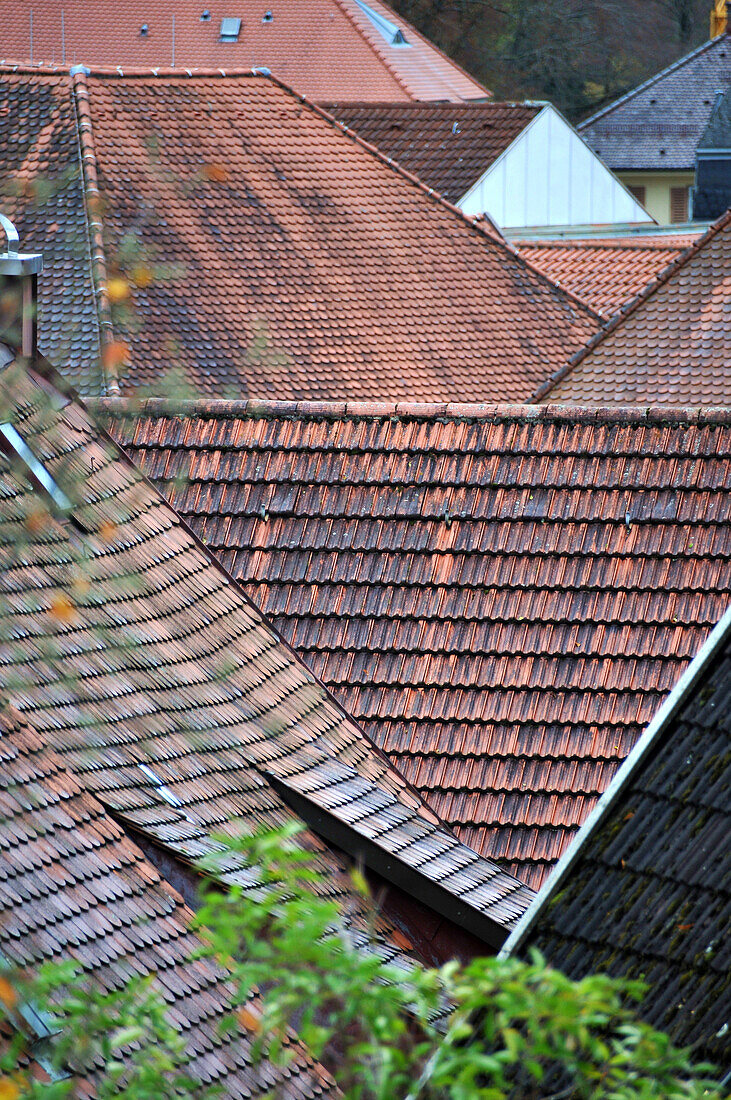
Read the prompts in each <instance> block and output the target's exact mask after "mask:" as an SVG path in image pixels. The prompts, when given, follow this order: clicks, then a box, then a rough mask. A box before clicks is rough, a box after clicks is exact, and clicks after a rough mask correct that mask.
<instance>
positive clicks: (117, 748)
mask: <svg viewBox="0 0 731 1100" xmlns="http://www.w3.org/2000/svg"><path fill="white" fill-rule="evenodd" d="M13 374H14V375H17V377H13V378H11V379H10V380H8V377H7V372H6V375H4V376H3V377H2V386H3V392H2V399H3V402H4V404H3V408H4V409H7V408H9V409H11V410H12V413H13V422H14V423H15V424H16V426H17V430H18V431H19V432H20V433H21V434H22V436H23V438H24V439H25V440H26V442H27V445H28V446H29V447H30V449H31V450H32V451H33V453H34V454H36V455H40V456H42V457H43V460H44V461H45V463H46V465H47V467H48V469H49V471H50V473H51V475H52V476H56V477H57V479H58V480H59V483H60V484H61V485H62V487H63V484H68V479H69V478H72V477H73V478H74V479H75V482H74V484H75V485H76V490H75V491H76V492H77V493H78V492H80V491H81V500H80V503H79V504H78V506H77V508H76V509H75V510H74V517H75V518H76V522H78V523H79V524H81V525H82V528H83V529H85V530H87V531H88V532H90V533H89V534H88V535H87V538H86V540H85V547H86V551H85V553H86V557H85V567H86V568H87V569H88V573H87V574H86V576H87V579H88V581H89V585H90V588H89V595H88V599H87V598H85V597H81V598H79V599H78V601H77V603H76V613H75V615H74V617H73V619H72V620H71V621H69V622H68V623H66V622H63V623H62V624H59V623H55V622H54V619H53V616H52V615H51V614H50V613H49V609H52V606H53V602H52V601H53V596H54V593H55V592H56V591H57V588H58V586H59V584H61V585H64V584H65V583H70V582H69V581H68V577H69V573H70V571H71V572H73V568H72V566H73V560H74V555H73V539H74V534H73V527H72V526H71V525H70V524H69V523H64V522H61V521H60V520H59V521H56V520H53V521H51V520H49V522H48V524H47V527H46V528H45V529H44V531H43V532H42V534H40V535H39V536H38V539H37V540H36V541H33V542H31V543H26V544H24V547H23V553H22V556H21V557H20V558H18V557H16V556H15V555H14V549H13V548H14V546H15V545H16V544H17V543H18V540H19V539H20V538H21V535H20V534H19V530H23V517H24V516H25V515H26V514H27V511H28V508H30V507H31V505H32V502H33V500H35V499H36V497H35V496H34V494H33V491H32V490H31V489H30V488H29V487H28V485H26V484H25V482H24V481H23V479H22V478H19V477H16V476H14V475H13V474H12V472H11V467H10V463H9V461H8V459H7V458H6V457H5V456H0V480H1V481H2V486H3V490H2V492H3V507H2V510H1V511H0V549H2V553H3V568H2V570H0V597H2V616H3V624H4V627H5V632H4V633H5V636H7V628H8V627H9V626H10V625H11V624H12V637H11V638H9V639H7V642H6V643H5V644H6V655H7V659H6V662H5V663H4V664H3V665H2V667H0V677H2V680H3V682H7V681H8V680H10V681H11V682H12V684H13V685H14V698H15V701H16V704H17V706H18V709H19V710H21V711H22V712H23V713H24V714H26V715H27V716H28V718H29V720H30V719H32V721H33V724H34V726H35V728H36V729H37V730H38V732H39V734H40V735H41V736H42V737H43V738H45V739H46V740H47V741H48V742H50V743H52V744H53V745H54V747H55V749H56V751H57V752H59V754H61V755H62V756H63V760H64V763H65V765H66V766H67V767H68V768H69V769H70V770H72V771H73V772H74V774H75V775H76V776H77V778H78V779H79V781H80V782H81V783H82V784H83V785H84V786H85V787H86V788H88V789H89V790H90V791H91V792H92V793H94V794H95V795H96V796H97V797H98V798H99V800H100V801H101V802H102V803H103V804H104V806H105V807H107V808H108V809H109V810H110V811H112V812H113V813H114V814H115V815H116V816H117V817H118V819H119V820H120V821H122V822H123V823H124V824H125V825H126V826H128V827H129V828H131V829H132V830H134V831H136V832H137V833H141V834H143V835H144V836H145V837H146V838H147V839H148V840H150V841H151V842H153V843H156V844H159V845H161V846H162V847H164V848H166V849H168V850H169V851H171V852H172V853H173V854H174V855H175V857H177V858H178V859H182V860H183V861H186V862H190V861H192V860H193V859H194V858H195V857H196V856H198V855H200V854H201V853H203V852H205V851H207V850H209V849H210V845H211V843H212V842H211V840H210V833H211V831H212V830H215V829H220V828H234V827H236V826H235V825H233V824H232V822H233V823H235V822H238V823H239V825H240V824H245V823H246V822H248V823H249V824H250V827H256V826H264V825H267V824H268V825H275V824H281V823H282V822H284V821H287V820H289V819H290V818H291V816H292V810H291V809H289V808H288V807H289V806H290V805H292V806H296V807H297V808H296V810H295V813H296V814H299V815H300V816H304V817H305V820H310V818H309V817H308V815H307V807H308V806H310V808H311V810H312V811H313V813H314V814H315V815H316V816H317V818H318V820H319V822H320V825H319V826H318V827H319V828H320V831H321V832H323V830H324V835H325V838H326V839H330V840H333V837H332V836H331V835H330V833H334V834H337V838H338V839H335V840H333V842H334V843H336V844H338V847H339V848H341V849H345V850H346V851H350V852H356V851H357V852H362V853H363V857H364V859H365V861H366V864H367V865H369V866H373V867H374V870H375V871H376V872H379V867H381V866H382V865H386V867H387V868H395V869H397V870H398V874H399V882H398V883H397V885H400V884H401V882H402V881H403V882H406V883H407V886H406V887H404V888H405V889H407V892H408V890H409V889H410V890H411V891H412V892H413V893H415V894H416V895H417V896H418V897H420V898H422V899H423V900H424V904H426V905H429V906H430V907H431V908H432V909H433V910H435V911H436V912H438V913H440V915H441V916H442V917H446V919H447V920H452V919H453V920H454V923H455V924H457V925H460V926H461V927H463V928H466V929H467V931H468V932H471V933H472V934H473V935H475V936H478V937H479V938H480V939H481V940H482V942H483V943H485V942H487V943H488V944H490V945H492V946H499V945H500V943H501V942H502V939H503V938H504V935H505V930H506V929H507V928H509V927H510V926H511V925H512V924H513V923H514V921H515V919H516V917H517V916H518V915H519V914H520V912H521V911H522V909H523V908H525V906H526V904H527V902H528V901H529V899H530V891H528V890H526V888H525V887H524V886H521V884H520V883H518V882H517V881H516V880H515V879H514V878H512V877H511V876H510V875H509V874H506V873H504V872H503V871H501V870H500V869H498V868H497V866H495V864H493V863H490V862H489V861H486V860H484V859H481V858H480V857H479V856H478V855H476V854H475V852H473V851H472V850H470V849H469V848H466V847H465V846H464V845H461V844H460V843H459V842H458V841H457V840H456V839H455V837H454V836H453V835H452V834H451V833H450V832H449V831H448V830H446V829H444V828H443V827H442V826H441V825H440V823H439V820H438V819H437V817H436V816H435V815H434V813H433V811H432V810H430V809H429V808H428V807H427V806H426V805H425V804H424V802H423V801H422V800H421V798H420V797H419V796H418V795H417V794H416V793H415V791H414V789H413V788H411V787H410V786H409V785H408V784H407V783H406V782H405V781H404V779H403V778H402V777H401V776H400V775H399V774H398V772H397V771H396V770H395V768H394V767H393V765H392V764H391V763H389V761H388V760H387V758H386V757H385V755H383V754H382V753H381V752H380V751H378V750H377V749H376V748H375V747H374V745H373V744H372V743H371V742H370V741H369V740H368V738H367V737H366V736H365V735H364V733H363V732H362V730H361V729H360V728H359V727H358V726H357V725H356V723H355V722H354V721H353V720H352V718H351V717H350V716H348V715H347V714H346V713H345V712H344V711H343V710H342V708H341V706H340V705H339V704H338V703H337V702H336V700H335V699H334V698H333V697H332V696H331V695H330V694H329V693H328V692H327V691H326V689H325V688H324V687H323V686H322V684H321V683H319V682H318V681H317V680H316V679H315V677H314V676H313V674H312V672H311V671H310V670H309V669H307V668H306V667H305V665H304V664H303V663H302V662H301V660H300V659H299V658H298V657H297V656H296V655H295V654H294V652H293V651H292V650H291V649H290V648H289V646H287V645H286V644H285V643H284V642H283V641H282V640H281V638H280V637H279V636H278V635H277V634H276V633H275V631H274V630H272V627H271V625H270V624H269V623H268V622H267V621H266V620H265V619H263V618H262V615H261V613H260V611H259V610H258V609H257V608H256V607H255V606H254V605H253V604H251V603H250V601H249V600H248V599H247V598H246V596H245V595H244V594H243V593H242V591H241V590H240V588H239V586H238V585H237V584H236V583H235V582H234V581H233V580H232V578H231V577H230V575H229V574H227V573H226V572H225V571H224V570H223V569H222V568H221V566H220V564H219V563H218V562H217V561H216V560H215V559H214V558H213V557H212V555H211V554H210V552H209V551H208V550H207V548H206V547H205V546H204V545H203V544H202V543H200V542H198V541H197V540H196V539H195V538H194V536H193V535H192V534H191V532H190V531H189V530H188V529H187V528H186V527H185V526H184V525H183V524H181V522H180V520H179V518H178V516H177V515H176V513H175V512H174V511H173V510H172V508H171V507H170V506H169V505H168V504H167V503H166V502H165V501H164V500H163V499H162V498H161V497H160V496H159V495H158V493H157V492H156V491H155V490H154V488H153V487H152V486H151V485H150V484H149V483H148V482H146V481H144V480H143V479H142V478H141V476H140V474H139V472H138V471H137V470H136V469H135V468H134V466H132V464H131V463H129V462H128V461H127V460H126V459H125V458H124V456H122V455H121V454H120V452H119V451H118V449H117V448H116V447H115V446H114V445H113V444H112V443H111V441H110V440H108V439H107V437H105V436H104V435H103V434H100V432H99V431H98V430H97V429H96V428H95V426H94V424H93V422H92V421H91V420H90V419H89V417H88V415H87V414H86V412H85V411H84V410H83V409H82V408H81V406H80V405H78V404H75V403H73V402H70V403H66V404H65V405H64V406H63V407H62V408H61V409H60V410H58V411H55V409H53V408H52V409H50V410H49V409H48V407H47V401H45V400H44V398H43V391H42V389H41V388H40V386H39V383H38V380H37V379H36V378H35V376H34V375H33V374H27V373H25V372H21V373H18V372H17V371H13ZM64 478H65V479H67V480H66V481H64ZM69 490H70V491H73V490H71V486H70V485H69ZM19 525H20V528H19ZM110 526H111V531H112V533H111V534H105V530H106V528H109V527H110ZM115 532H118V534H117V533H115ZM39 601H40V607H41V610H39ZM54 627H55V628H57V629H55V630H54ZM54 637H55V640H54ZM43 639H46V640H48V642H49V644H48V645H45V643H44V641H43ZM39 646H40V650H39V648H38V647H39ZM59 650H60V652H59ZM223 667H225V673H226V674H225V676H223V675H222V668H223ZM3 669H5V671H4V672H3ZM92 731H93V732H92ZM143 764H144V765H145V767H146V768H147V769H148V770H147V771H145V768H143V767H142V765H143ZM150 768H152V770H153V772H154V775H151V774H150V772H149V769H150ZM166 791H167V794H166ZM170 792H172V795H173V800H172V801H171V799H170V797H168V794H169V793H170ZM303 800H304V801H303ZM356 805H357V808H358V814H357V819H354V818H353V816H352V811H353V808H354V807H355V806H356ZM328 829H329V830H330V832H328ZM343 837H344V838H345V840H343ZM306 843H308V844H310V845H312V846H314V847H315V850H316V851H318V852H319V853H320V859H321V861H322V864H323V865H324V866H325V867H326V869H327V871H328V877H327V880H326V884H325V887H324V889H325V890H326V891H327V892H328V893H330V894H332V896H333V897H336V898H340V899H341V900H342V899H344V900H346V901H347V904H348V906H349V907H350V909H351V911H352V913H353V920H354V922H355V923H354V929H355V934H356V935H357V936H358V937H360V939H361V942H363V944H364V945H365V944H366V943H367V942H368V937H367V933H366V931H365V929H364V926H363V923H362V921H363V913H362V903H361V902H359V901H358V900H357V898H356V897H355V896H354V895H353V892H352V889H351V886H350V885H349V878H348V876H347V874H346V862H345V859H344V857H343V856H342V855H340V854H337V852H336V851H334V850H330V849H328V848H327V847H325V845H324V844H323V843H322V841H321V840H318V839H317V838H316V837H315V836H314V835H313V834H309V840H307V841H306ZM430 852H431V855H430V854H429V853H430ZM445 861H446V863H447V864H450V865H451V866H452V867H453V868H455V869H456V868H458V867H463V866H465V865H469V866H470V867H471V868H472V870H473V872H474V875H475V878H476V881H477V883H478V888H477V889H476V890H475V889H472V890H470V891H469V897H467V895H466V891H465V890H464V889H462V888H461V887H458V886H455V887H454V888H452V887H450V885H449V884H448V883H446V882H445V881H444V865H445ZM237 873H238V872H237ZM383 874H384V877H386V878H388V873H387V871H383ZM245 884H246V885H247V886H248V887H251V886H253V885H255V884H254V883H252V882H251V881H250V879H246V880H245ZM457 909H459V911H460V915H459V916H458V917H457V916H453V914H454V913H455V912H456V911H457ZM388 929H389V925H388V922H386V924H385V925H384V930H385V931H384V935H385V940H384V941H383V944H382V948H381V949H382V950H383V952H384V953H385V954H386V955H389V956H392V957H393V956H396V957H399V956H400V951H396V950H395V948H394V947H393V944H392V943H391V942H390V940H389V938H388V935H387V933H388Z"/></svg>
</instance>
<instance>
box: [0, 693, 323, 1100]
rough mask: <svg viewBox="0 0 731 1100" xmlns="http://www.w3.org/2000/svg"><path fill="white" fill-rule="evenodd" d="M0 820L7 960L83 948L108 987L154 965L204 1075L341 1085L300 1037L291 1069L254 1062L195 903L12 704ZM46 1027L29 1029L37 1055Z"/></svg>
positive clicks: (263, 1083)
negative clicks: (204, 940)
mask: <svg viewBox="0 0 731 1100" xmlns="http://www.w3.org/2000/svg"><path fill="white" fill-rule="evenodd" d="M0 820H2V826H3V843H2V848H1V850H0V952H2V958H3V961H4V963H5V965H8V964H10V965H13V966H15V967H18V968H19V969H20V970H25V969H27V968H29V969H31V970H34V971H35V970H36V969H37V968H38V967H39V966H40V965H41V964H42V963H45V962H56V963H58V962H60V961H62V960H68V959H74V960H76V961H77V962H78V963H80V964H81V965H82V966H83V967H84V969H85V971H86V973H85V978H84V980H85V981H88V982H92V983H93V984H94V985H95V986H96V988H97V989H100V990H102V991H105V992H111V991H112V990H118V989H120V988H121V987H122V986H123V985H124V984H125V983H126V982H127V981H129V979H130V978H131V977H132V976H140V977H142V976H148V975H149V976H150V977H151V978H153V981H154V987H155V989H156V990H157V992H158V993H159V994H160V995H161V996H162V998H163V1001H164V1003H166V1005H167V1007H168V1013H169V1020H170V1022H171V1023H172V1024H173V1025H174V1026H175V1027H176V1028H177V1029H178V1030H179V1031H180V1032H181V1034H182V1035H183V1036H184V1037H185V1043H186V1053H187V1055H188V1058H189V1059H190V1062H189V1064H188V1065H187V1066H186V1072H187V1073H189V1074H190V1076H192V1077H193V1078H195V1079H196V1080H198V1081H199V1082H200V1083H201V1084H202V1085H204V1086H215V1087H216V1088H218V1089H220V1090H221V1093H222V1095H224V1096H227V1097H241V1096H262V1095H269V1094H270V1092H271V1090H272V1089H273V1088H275V1089H276V1090H277V1092H278V1094H280V1095H282V1096H284V1097H287V1100H299V1098H302V1100H305V1098H313V1100H314V1098H315V1097H327V1096H338V1095H339V1092H338V1090H337V1089H336V1088H335V1086H334V1085H333V1083H332V1081H331V1080H330V1079H329V1078H328V1076H327V1074H326V1073H325V1072H324V1070H323V1069H322V1068H321V1067H318V1066H317V1065H315V1064H313V1062H312V1061H311V1059H309V1058H308V1057H307V1056H306V1054H305V1052H304V1051H303V1050H302V1048H300V1047H298V1046H297V1045H295V1044H294V1043H292V1044H291V1053H292V1056H293V1058H292V1062H291V1064H290V1066H289V1067H288V1068H287V1069H286V1070H285V1071H282V1070H277V1069H275V1067H274V1066H273V1065H272V1064H271V1063H270V1062H267V1061H264V1062H261V1063H259V1064H258V1065H255V1064H254V1059H253V1057H252V1053H251V1044H250V1042H249V1040H248V1038H247V1037H246V1034H245V1033H244V1032H235V1033H233V1034H232V1033H231V1032H230V1031H229V1032H225V1031H223V1030H222V1026H221V1025H222V1024H223V1023H224V1018H225V1015H226V1013H227V1012H230V1011H231V1005H232V990H231V989H230V988H228V987H227V984H226V974H225V973H224V972H223V971H222V970H220V969H219V968H218V967H217V966H215V965H214V964H213V963H212V962H211V961H210V960H207V959H202V958H198V959H194V958H192V956H193V954H194V952H195V951H196V950H198V949H200V947H201V944H200V941H199V940H198V938H197V936H196V934H195V933H194V932H193V931H192V930H191V921H192V913H191V911H190V909H188V907H187V906H186V905H185V904H184V902H183V899H182V898H181V897H180V895H179V894H177V893H176V892H175V890H173V889H172V888H171V887H170V886H169V885H168V883H166V882H165V881H164V880H163V879H161V878H160V875H159V874H158V873H157V871H156V870H155V868H154V867H153V866H152V865H151V864H150V863H149V862H148V861H147V860H146V859H145V857H144V855H143V853H142V852H141V851H140V849H139V848H138V847H137V846H136V845H135V844H133V843H132V842H131V841H130V839H129V838H128V837H127V836H126V835H125V833H124V831H123V830H122V829H121V828H120V826H119V825H118V824H117V823H116V822H115V821H114V819H113V818H112V817H111V816H110V815H109V814H108V813H106V811H105V810H104V808H103V806H102V805H101V803H100V802H99V801H97V799H96V798H94V797H93V796H92V795H91V794H89V792H88V790H85V789H84V788H83V787H82V786H81V785H80V784H79V782H78V781H77V780H76V779H75V778H74V777H73V775H71V774H70V772H69V771H67V770H66V769H65V768H64V766H63V763H62V762H61V760H60V759H59V757H58V756H57V755H56V754H55V753H54V752H53V750H52V749H51V748H50V747H49V746H48V745H47V744H44V743H43V741H42V740H41V738H40V737H39V736H38V735H37V734H36V733H35V731H34V730H32V729H30V728H29V727H28V726H27V724H26V723H25V722H24V721H23V719H22V717H21V716H20V715H19V714H18V713H17V712H13V711H12V710H6V711H5V712H3V713H2V714H1V715H0ZM40 1038H42V1036H41V1035H33V1034H31V1036H30V1042H31V1045H30V1049H29V1053H30V1055H31V1057H32V1056H33V1051H34V1046H33V1043H34V1041H35V1040H36V1039H40ZM122 1058H123V1059H124V1055H122ZM74 1069H75V1071H76V1075H77V1077H78V1078H80V1079H81V1080H83V1081H85V1082H86V1084H94V1083H95V1082H96V1079H97V1075H98V1073H99V1072H100V1067H99V1064H98V1062H96V1061H95V1060H94V1058H93V1057H92V1058H91V1060H90V1063H89V1064H88V1065H82V1066H78V1065H77V1066H75V1067H74ZM75 1095H77V1093H75ZM81 1095H84V1092H83V1091H82V1093H81Z"/></svg>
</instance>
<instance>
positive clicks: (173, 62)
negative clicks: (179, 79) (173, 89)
mask: <svg viewBox="0 0 731 1100" xmlns="http://www.w3.org/2000/svg"><path fill="white" fill-rule="evenodd" d="M172 45H173V57H172V61H171V67H172V68H173V69H174V68H175V14H173V43H172Z"/></svg>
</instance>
